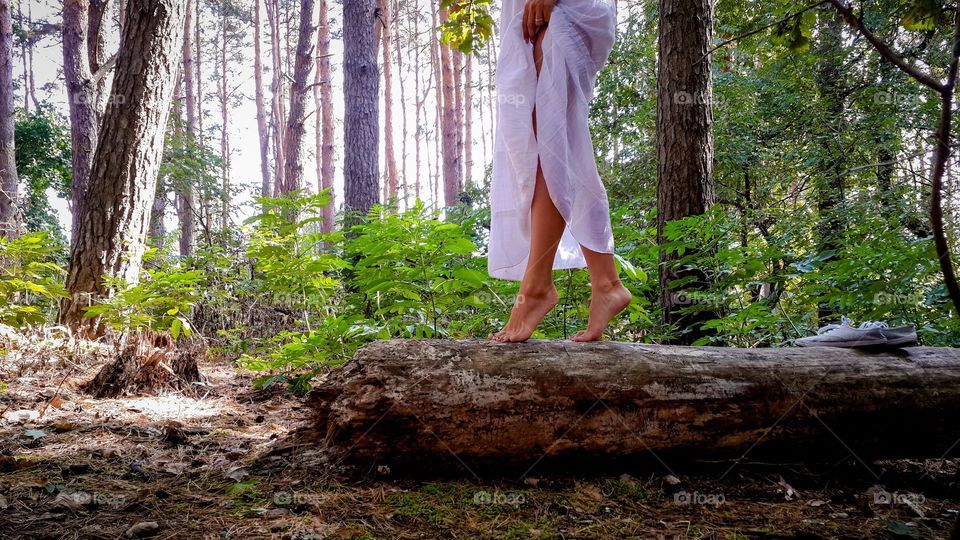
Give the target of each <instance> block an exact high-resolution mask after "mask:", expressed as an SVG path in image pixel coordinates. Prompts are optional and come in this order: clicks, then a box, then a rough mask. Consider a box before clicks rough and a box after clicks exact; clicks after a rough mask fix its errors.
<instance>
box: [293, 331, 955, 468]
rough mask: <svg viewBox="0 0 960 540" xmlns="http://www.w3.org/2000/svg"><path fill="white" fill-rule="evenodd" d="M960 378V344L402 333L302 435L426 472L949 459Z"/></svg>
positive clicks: (357, 365)
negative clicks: (718, 342)
mask: <svg viewBox="0 0 960 540" xmlns="http://www.w3.org/2000/svg"><path fill="white" fill-rule="evenodd" d="M958 388H960V354H958V353H957V351H956V350H955V349H946V348H941V349H938V348H928V347H915V348H908V349H902V350H899V351H896V352H887V353H867V352H862V351H855V350H848V349H837V348H826V347H818V348H810V349H801V348H783V349H736V348H722V347H678V346H662V345H640V344H628V343H613V342H601V343H591V344H570V343H565V342H549V341H539V342H538V341H531V342H527V343H523V344H510V345H502V344H493V343H490V342H487V341H484V342H469V341H442V340H394V341H382V342H376V343H373V344H370V345H367V346H366V347H364V348H363V349H361V350H360V351H359V352H358V353H357V354H356V356H355V357H354V358H353V359H352V360H351V361H350V362H349V363H347V364H346V365H344V366H343V367H342V368H340V369H338V370H337V371H335V372H333V373H331V374H330V376H329V377H328V378H327V379H326V380H325V381H324V383H323V384H322V385H321V386H320V387H318V388H317V389H316V390H315V391H314V392H313V393H312V394H311V396H310V402H311V404H312V406H313V408H314V409H315V410H316V413H317V417H316V424H315V427H314V428H313V430H312V433H311V432H308V435H311V436H312V437H314V438H316V439H320V440H322V442H323V443H324V444H325V446H326V448H327V450H328V451H329V452H331V454H333V455H334V456H337V457H339V458H342V459H344V460H345V462H351V463H354V464H356V465H358V467H360V468H362V469H363V470H370V469H373V468H374V466H377V465H387V466H389V467H390V468H391V469H392V470H394V471H397V470H406V469H409V470H412V471H414V472H419V473H421V474H422V472H423V470H429V471H432V472H440V471H444V470H445V469H447V468H450V469H462V468H463V467H466V468H467V469H468V471H469V472H472V473H474V474H480V473H481V472H482V471H492V472H493V473H495V474H505V473H507V472H508V471H509V472H513V471H517V472H521V473H523V474H524V475H526V474H528V473H529V472H530V471H531V470H532V469H533V468H535V467H544V466H546V467H549V466H551V465H566V466H569V465H573V466H574V467H578V468H580V469H583V468H584V467H599V466H603V465H607V464H617V463H619V464H621V465H622V464H624V463H632V464H634V465H636V463H637V461H638V460H642V459H645V458H650V457H651V456H653V457H655V458H656V459H662V460H666V461H667V462H670V461H671V460H673V459H678V460H679V459H681V458H683V459H689V458H693V459H709V460H714V459H724V458H742V457H745V456H747V455H749V457H750V458H751V459H757V458H763V459H768V460H792V459H797V458H801V459H802V458H810V457H811V456H815V457H816V459H822V460H830V459H832V458H835V457H843V456H849V455H850V454H853V455H856V456H857V457H858V458H861V459H873V458H885V457H917V458H920V457H937V458H941V457H944V455H943V454H944V452H948V451H951V449H952V452H953V453H954V454H956V453H957V451H958V449H957V448H956V447H955V445H954V443H955V441H956V440H957V438H958V437H960V428H958V427H957V425H956V423H955V422H954V421H953V419H955V418H957V415H960V399H958V397H960V396H958ZM566 470H569V469H566Z"/></svg>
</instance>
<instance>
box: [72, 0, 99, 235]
mask: <svg viewBox="0 0 960 540" xmlns="http://www.w3.org/2000/svg"><path fill="white" fill-rule="evenodd" d="M89 12H90V1H89V0H65V1H64V3H63V76H64V81H65V82H66V87H67V103H68V105H69V108H70V137H71V147H72V150H73V154H72V159H73V163H72V169H73V180H72V183H71V188H70V189H71V206H72V211H73V227H72V238H73V242H74V243H75V242H76V241H77V238H76V235H77V227H78V225H79V221H80V219H79V218H80V216H81V214H82V213H83V211H84V210H83V200H84V193H85V192H86V190H87V184H88V182H89V178H90V168H91V166H92V165H93V155H94V152H96V149H97V138H98V136H99V131H100V115H101V113H102V109H101V108H100V107H99V103H100V101H101V97H100V95H99V94H102V92H98V88H99V87H100V83H99V82H97V81H94V80H93V64H94V60H93V59H92V58H90V55H89V50H90V48H88V45H87V43H88V41H89V42H99V40H98V39H97V38H90V36H89V30H90V27H91V23H90V15H89Z"/></svg>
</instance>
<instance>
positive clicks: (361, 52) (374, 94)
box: [343, 0, 380, 213]
mask: <svg viewBox="0 0 960 540" xmlns="http://www.w3.org/2000/svg"><path fill="white" fill-rule="evenodd" d="M375 24H380V21H379V19H378V18H377V2H376V0H351V1H350V2H345V3H344V6H343V94H344V106H345V107H346V109H345V111H344V121H343V124H344V126H343V131H344V137H343V140H344V156H343V158H344V159H343V176H344V193H343V195H344V209H345V210H347V211H348V212H360V213H366V212H367V211H368V210H369V209H370V207H371V206H373V205H375V204H377V202H379V201H378V199H379V190H378V182H379V176H380V172H379V169H380V167H379V166H380V163H379V159H380V144H379V142H380V141H379V137H378V135H379V133H378V132H379V129H378V128H379V123H380V122H379V117H378V115H379V103H378V101H379V94H380V88H379V86H380V84H379V83H380V72H379V70H378V69H377V42H376V33H375V26H374V25H375Z"/></svg>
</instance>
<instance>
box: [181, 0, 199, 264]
mask: <svg viewBox="0 0 960 540" xmlns="http://www.w3.org/2000/svg"><path fill="white" fill-rule="evenodd" d="M197 1H198V2H199V1H200V0H197ZM192 2H193V0H187V6H186V14H185V19H184V23H183V51H182V54H183V86H184V91H185V95H186V97H185V98H184V101H185V102H186V103H185V105H186V106H185V109H186V111H187V138H188V140H189V141H190V143H191V144H193V145H195V146H199V145H200V140H199V139H198V137H197V131H198V125H197V97H196V93H195V92H194V81H193V75H194V65H193V64H194V61H193V39H192V26H191V25H192V24H193V9H192V7H191V3H192ZM193 193H194V186H193V182H192V181H189V180H188V181H187V182H186V183H185V185H182V186H179V189H178V190H177V203H176V204H177V219H178V221H179V222H180V255H181V256H183V257H189V256H191V255H193V244H194V240H193V237H194V230H195V225H194V222H195V215H194V202H193V200H194V199H193Z"/></svg>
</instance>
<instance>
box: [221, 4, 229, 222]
mask: <svg viewBox="0 0 960 540" xmlns="http://www.w3.org/2000/svg"><path fill="white" fill-rule="evenodd" d="M222 9H223V12H222V13H221V14H220V15H221V16H220V24H221V27H220V30H221V35H220V45H221V47H220V92H219V94H220V159H221V166H220V174H221V176H220V230H221V231H224V232H226V231H227V230H229V228H230V129H229V128H230V86H229V82H228V81H229V78H230V70H229V68H228V67H227V45H228V44H229V36H228V28H229V26H228V24H229V19H230V17H229V14H228V11H227V5H226V4H224V5H223V6H222Z"/></svg>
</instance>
